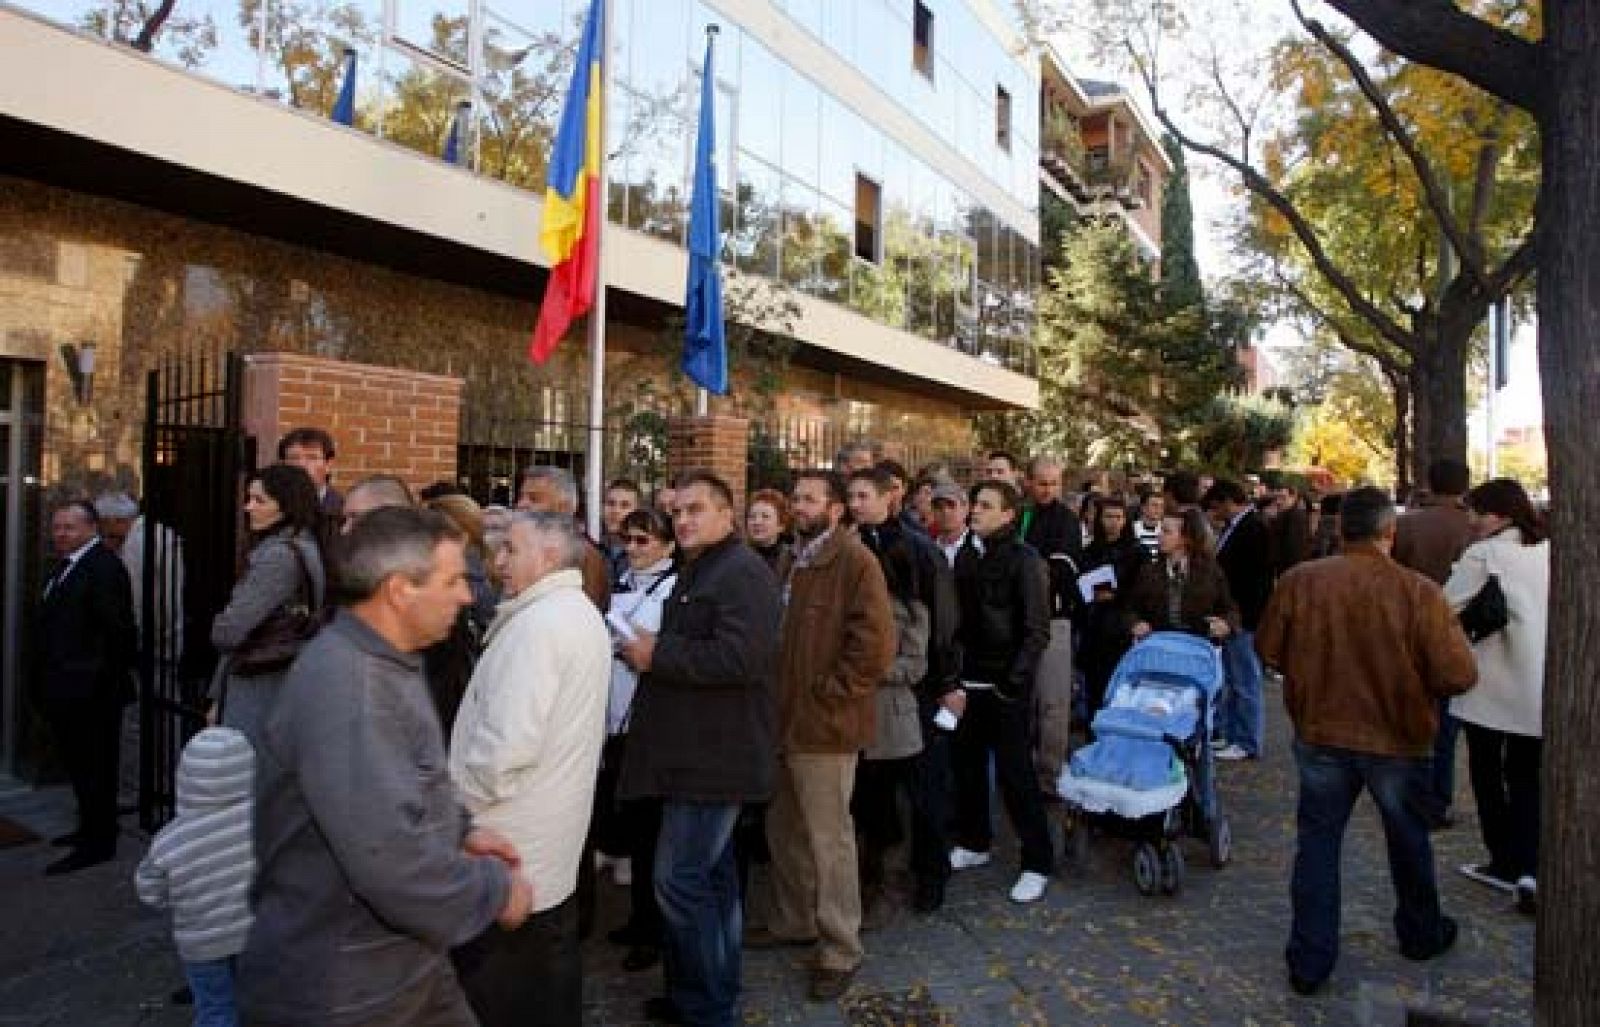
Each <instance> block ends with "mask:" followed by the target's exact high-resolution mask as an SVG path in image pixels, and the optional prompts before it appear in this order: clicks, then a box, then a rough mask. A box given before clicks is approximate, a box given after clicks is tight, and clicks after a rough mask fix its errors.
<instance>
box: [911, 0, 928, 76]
mask: <svg viewBox="0 0 1600 1027" xmlns="http://www.w3.org/2000/svg"><path fill="white" fill-rule="evenodd" d="M911 66H912V67H913V68H916V69H917V70H918V71H920V72H922V74H924V75H926V76H927V77H928V78H933V12H932V11H931V10H929V9H928V5H927V4H925V3H922V2H921V0H918V2H917V3H916V4H914V5H913V7H912V12H911Z"/></svg>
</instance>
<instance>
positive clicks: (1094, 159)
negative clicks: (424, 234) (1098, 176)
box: [1087, 146, 1111, 171]
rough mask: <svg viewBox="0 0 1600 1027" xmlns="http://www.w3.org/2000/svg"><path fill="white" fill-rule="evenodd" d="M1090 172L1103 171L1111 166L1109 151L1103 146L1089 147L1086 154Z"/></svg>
mask: <svg viewBox="0 0 1600 1027" xmlns="http://www.w3.org/2000/svg"><path fill="white" fill-rule="evenodd" d="M1087 163H1088V167H1089V170H1090V171H1104V170H1106V169H1107V168H1109V167H1110V166H1111V150H1110V149H1109V148H1107V147H1104V146H1091V147H1090V148H1089V152H1088V161H1087Z"/></svg>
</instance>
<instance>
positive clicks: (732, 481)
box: [667, 414, 750, 511]
mask: <svg viewBox="0 0 1600 1027" xmlns="http://www.w3.org/2000/svg"><path fill="white" fill-rule="evenodd" d="M749 446H750V422H749V421H748V420H746V419H745V418H743V417H728V416H726V415H723V414H712V415H710V416H708V417H672V418H669V419H668V420H667V476H668V477H669V478H671V479H675V478H676V477H677V476H678V475H679V474H682V473H683V472H684V471H690V470H695V469H697V468H702V467H703V468H706V469H708V470H710V471H713V472H715V473H716V474H717V475H718V476H720V477H722V478H723V479H724V480H726V481H727V483H728V485H729V486H730V487H731V488H732V489H733V500H734V507H735V509H737V510H739V511H743V510H744V478H745V471H746V461H747V451H748V449H749Z"/></svg>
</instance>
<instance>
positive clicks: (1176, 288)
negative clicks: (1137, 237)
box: [1161, 135, 1205, 308]
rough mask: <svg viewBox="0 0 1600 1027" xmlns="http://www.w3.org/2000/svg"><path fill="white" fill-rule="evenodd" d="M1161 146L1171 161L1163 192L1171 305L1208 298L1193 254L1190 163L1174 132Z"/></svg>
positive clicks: (1164, 260) (1164, 264) (1165, 281)
mask: <svg viewBox="0 0 1600 1027" xmlns="http://www.w3.org/2000/svg"><path fill="white" fill-rule="evenodd" d="M1161 146H1162V148H1163V149H1164V150H1166V151H1167V156H1168V157H1169V158H1170V159H1171V160H1172V167H1173V172H1172V177H1171V178H1169V179H1167V184H1166V186H1165V191H1164V192H1163V193H1162V195H1161V294H1162V295H1163V296H1164V297H1165V298H1166V301H1167V303H1168V304H1170V305H1171V306H1172V307H1174V308H1177V307H1184V306H1188V305H1190V304H1195V303H1203V302H1204V301H1205V285H1204V284H1203V283H1202V282H1201V281H1200V265H1199V263H1198V262H1197V261H1196V260H1195V256H1194V206H1193V204H1192V202H1191V201H1190V199H1189V165H1188V164H1187V162H1186V161H1185V160H1184V156H1183V147H1182V146H1179V145H1178V141H1177V140H1176V139H1174V138H1172V136H1171V135H1165V136H1163V137H1162V139H1161Z"/></svg>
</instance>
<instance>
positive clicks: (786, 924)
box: [750, 471, 896, 1001]
mask: <svg viewBox="0 0 1600 1027" xmlns="http://www.w3.org/2000/svg"><path fill="white" fill-rule="evenodd" d="M844 510H845V488H844V482H843V480H841V479H840V477H839V476H838V475H837V474H835V473H833V472H831V471H808V472H803V473H801V474H800V475H799V476H798V477H797V478H796V479H795V484H794V494H793V496H792V497H791V499H790V505H789V513H790V517H791V519H792V523H793V526H794V530H795V535H796V539H795V559H794V565H793V568H792V569H791V570H790V572H789V578H788V580H787V581H786V582H784V583H783V600H784V605H783V634H782V641H781V644H780V648H779V656H778V783H777V789H776V792H775V794H774V795H773V799H772V805H771V807H769V809H768V810H767V842H768V846H769V848H770V849H771V851H772V915H771V917H770V918H769V921H768V931H766V932H752V934H751V936H750V940H751V944H752V945H756V946H762V945H776V944H809V943H811V942H813V941H814V942H815V943H816V955H815V961H814V963H813V968H812V971H811V974H812V976H811V990H810V994H811V998H812V999H813V1000H816V1001H831V1000H833V999H836V998H838V997H839V996H840V995H841V994H843V993H844V991H845V989H846V988H847V987H849V984H850V981H851V979H852V978H853V977H854V976H855V972H856V969H857V968H858V967H859V966H860V965H861V957H862V950H861V937H860V935H861V889H860V882H859V880H858V878H857V874H856V841H855V823H854V821H853V820H851V817H850V794H851V792H852V790H853V789H854V786H855V775H856V760H857V759H858V758H859V756H860V753H861V750H862V749H864V748H866V747H867V746H868V745H869V744H871V742H872V738H873V731H874V724H873V718H874V708H875V707H874V692H875V690H876V689H877V687H878V683H879V682H881V681H882V680H883V679H884V677H885V675H887V674H888V673H889V668H890V666H891V665H893V663H894V654H895V641H896V640H895V627H894V614H893V611H892V610H891V608H890V605H889V589H888V586H887V585H886V584H885V583H884V579H883V571H882V570H881V569H880V568H879V566H878V559H877V557H875V556H873V555H872V553H871V551H870V550H868V549H867V547H866V546H864V545H863V544H862V543H861V540H860V539H859V538H857V537H856V535H855V532H854V531H852V530H850V529H848V528H845V527H841V526H840V524H839V522H840V520H841V519H842V518H843V516H844Z"/></svg>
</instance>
